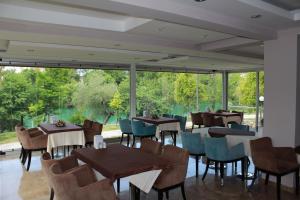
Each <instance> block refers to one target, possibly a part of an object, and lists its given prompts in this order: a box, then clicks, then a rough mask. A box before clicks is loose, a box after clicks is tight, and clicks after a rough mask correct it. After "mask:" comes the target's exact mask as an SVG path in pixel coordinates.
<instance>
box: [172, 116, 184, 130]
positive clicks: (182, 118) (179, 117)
mask: <svg viewBox="0 0 300 200" xmlns="http://www.w3.org/2000/svg"><path fill="white" fill-rule="evenodd" d="M174 119H178V120H179V123H180V130H181V131H182V132H184V131H185V126H186V117H183V116H179V115H174Z"/></svg>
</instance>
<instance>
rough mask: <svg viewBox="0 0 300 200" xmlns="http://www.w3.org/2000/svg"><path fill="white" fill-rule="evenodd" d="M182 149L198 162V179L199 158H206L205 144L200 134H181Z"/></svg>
mask: <svg viewBox="0 0 300 200" xmlns="http://www.w3.org/2000/svg"><path fill="white" fill-rule="evenodd" d="M181 140H182V147H183V148H184V149H186V150H188V151H189V153H190V156H193V157H195V160H196V177H197V178H198V171H199V158H201V156H205V149H204V142H203V141H202V140H201V135H200V134H199V133H190V132H183V133H181Z"/></svg>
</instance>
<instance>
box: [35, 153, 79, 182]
mask: <svg viewBox="0 0 300 200" xmlns="http://www.w3.org/2000/svg"><path fill="white" fill-rule="evenodd" d="M41 164H42V170H43V172H44V173H45V174H46V177H47V179H48V182H49V185H50V187H53V186H52V185H51V182H50V167H51V166H52V165H53V164H57V165H58V166H59V168H60V170H61V172H64V171H66V170H69V169H72V168H74V167H78V166H79V164H78V161H77V159H76V158H75V157H74V156H72V155H71V156H68V157H65V158H62V159H60V160H56V159H51V156H50V154H49V153H48V152H46V153H43V155H42V156H41Z"/></svg>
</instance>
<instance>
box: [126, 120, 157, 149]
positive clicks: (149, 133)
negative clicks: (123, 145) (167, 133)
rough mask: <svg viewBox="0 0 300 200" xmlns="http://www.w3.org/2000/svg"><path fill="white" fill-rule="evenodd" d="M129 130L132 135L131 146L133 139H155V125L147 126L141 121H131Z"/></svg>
mask: <svg viewBox="0 0 300 200" xmlns="http://www.w3.org/2000/svg"><path fill="white" fill-rule="evenodd" d="M131 129H132V134H133V142H132V146H134V145H135V138H136V137H139V138H141V139H142V138H147V137H148V138H152V137H155V133H156V126H155V125H147V124H145V123H144V122H142V121H139V120H132V121H131Z"/></svg>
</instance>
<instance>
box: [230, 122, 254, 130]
mask: <svg viewBox="0 0 300 200" xmlns="http://www.w3.org/2000/svg"><path fill="white" fill-rule="evenodd" d="M230 128H232V129H236V130H243V131H249V129H250V127H249V126H248V125H243V124H237V123H232V124H231V127H230Z"/></svg>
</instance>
